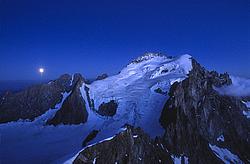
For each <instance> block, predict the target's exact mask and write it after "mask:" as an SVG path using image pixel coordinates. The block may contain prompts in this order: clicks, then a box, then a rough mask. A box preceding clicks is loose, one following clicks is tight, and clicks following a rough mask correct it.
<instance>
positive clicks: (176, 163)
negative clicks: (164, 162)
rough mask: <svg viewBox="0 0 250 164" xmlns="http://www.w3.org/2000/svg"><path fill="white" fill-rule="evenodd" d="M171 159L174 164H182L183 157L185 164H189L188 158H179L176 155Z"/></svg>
mask: <svg viewBox="0 0 250 164" xmlns="http://www.w3.org/2000/svg"><path fill="white" fill-rule="evenodd" d="M171 157H172V160H173V162H174V164H182V157H183V160H184V161H183V162H184V164H188V157H186V156H183V155H182V156H180V157H177V156H175V155H171Z"/></svg>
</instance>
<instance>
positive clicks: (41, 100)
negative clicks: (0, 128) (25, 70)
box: [0, 74, 71, 123]
mask: <svg viewBox="0 0 250 164" xmlns="http://www.w3.org/2000/svg"><path fill="white" fill-rule="evenodd" d="M70 84H71V76H70V75H68V74H65V75H62V76H61V77H60V78H59V79H57V80H54V81H50V82H49V83H47V84H41V85H35V86H31V87H29V88H27V89H25V90H23V91H20V92H17V93H10V92H8V93H6V94H4V95H3V96H2V97H1V99H0V123H5V122H9V121H16V120H18V119H30V120H33V119H34V118H35V117H37V116H40V115H41V114H43V113H45V112H46V111H47V110H48V109H50V108H54V107H55V105H56V104H57V103H59V102H60V101H61V100H62V93H64V92H69V91H70V90H71V85H70Z"/></svg>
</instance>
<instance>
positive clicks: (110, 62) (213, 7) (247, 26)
mask: <svg viewBox="0 0 250 164" xmlns="http://www.w3.org/2000/svg"><path fill="white" fill-rule="evenodd" d="M145 52H161V53H165V54H168V55H172V56H176V55H181V54H186V53H188V54H191V55H192V56H194V57H195V58H196V59H197V60H198V61H199V62H200V63H201V64H202V65H204V66H205V67H206V68H208V69H210V70H211V69H215V70H217V71H219V72H224V71H228V72H229V73H231V74H233V75H240V76H245V77H250V1H248V0H245V1H243V0H234V1H230V0H209V1H203V0H197V1H188V0H183V1H180V0H163V1H157V0H152V1H146V0H141V1H138V0H131V1H130V0H124V1H120V0H115V1H107V0H99V1H95V0H66V1H65V0H0V80H32V79H39V78H40V76H39V74H38V72H37V70H38V68H39V67H41V66H42V67H44V68H45V71H46V72H45V74H44V77H43V78H46V79H53V78H56V77H58V76H59V75H61V74H64V73H75V72H80V73H82V74H83V75H84V76H85V77H86V78H93V77H96V75H98V74H101V73H104V72H105V73H108V74H115V73H117V72H119V71H120V69H122V68H123V67H124V66H125V65H126V64H127V63H128V62H129V61H130V60H132V59H133V58H136V57H137V56H140V55H142V54H143V53H145Z"/></svg>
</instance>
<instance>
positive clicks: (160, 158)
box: [73, 126, 173, 164]
mask: <svg viewBox="0 0 250 164" xmlns="http://www.w3.org/2000/svg"><path fill="white" fill-rule="evenodd" d="M73 163H74V164H82V163H97V164H98V163H102V164H105V163H107V164H109V163H126V164H137V163H138V164H139V163H148V164H151V163H173V162H172V159H171V157H170V155H169V154H168V152H167V150H166V149H165V148H164V146H163V145H161V144H160V141H159V140H158V139H156V140H152V139H150V137H149V136H148V135H146V134H145V133H144V132H143V131H142V130H141V129H140V128H133V127H131V126H126V130H124V131H122V132H120V133H119V134H117V135H116V136H114V137H113V138H110V139H106V140H104V141H101V142H99V143H97V144H95V145H93V146H90V147H86V148H85V149H84V150H83V151H82V152H80V153H79V155H78V156H77V157H76V159H75V160H74V162H73Z"/></svg>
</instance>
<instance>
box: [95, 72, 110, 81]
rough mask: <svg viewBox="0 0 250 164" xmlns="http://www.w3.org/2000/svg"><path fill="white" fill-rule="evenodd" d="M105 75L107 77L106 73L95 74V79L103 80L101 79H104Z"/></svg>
mask: <svg viewBox="0 0 250 164" xmlns="http://www.w3.org/2000/svg"><path fill="white" fill-rule="evenodd" d="M107 77H108V75H107V74H106V73H104V74H102V75H99V76H97V78H96V80H103V79H106V78H107Z"/></svg>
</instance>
